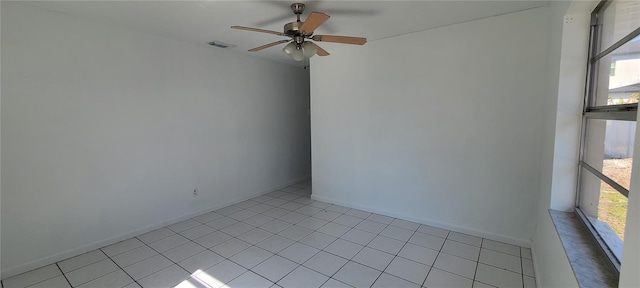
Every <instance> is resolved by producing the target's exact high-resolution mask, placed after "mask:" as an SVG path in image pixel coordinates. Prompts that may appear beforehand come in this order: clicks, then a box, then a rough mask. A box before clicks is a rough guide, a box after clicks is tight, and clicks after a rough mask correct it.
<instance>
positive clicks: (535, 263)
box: [531, 242, 541, 288]
mask: <svg viewBox="0 0 640 288" xmlns="http://www.w3.org/2000/svg"><path fill="white" fill-rule="evenodd" d="M531 261H533V275H535V277H534V278H535V279H536V288H541V287H540V281H538V271H539V270H538V261H536V249H535V245H533V242H532V243H531Z"/></svg>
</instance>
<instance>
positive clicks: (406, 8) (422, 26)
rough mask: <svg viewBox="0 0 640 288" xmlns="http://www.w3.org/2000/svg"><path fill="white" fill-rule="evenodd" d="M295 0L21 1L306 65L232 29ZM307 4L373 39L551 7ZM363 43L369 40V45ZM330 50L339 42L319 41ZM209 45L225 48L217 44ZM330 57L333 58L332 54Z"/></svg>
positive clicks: (277, 25)
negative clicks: (250, 50) (227, 44)
mask: <svg viewBox="0 0 640 288" xmlns="http://www.w3.org/2000/svg"><path fill="white" fill-rule="evenodd" d="M293 2H294V1H83V2H80V1H37V2H36V1H23V2H22V3H24V4H28V5H31V6H38V7H41V8H45V9H48V10H51V11H56V12H61V13H65V14H69V15H74V16H79V17H86V18H89V19H92V20H94V21H100V22H105V23H112V24H117V25H123V26H127V27H130V28H134V29H139V30H144V31H146V32H151V33H158V34H162V35H165V36H168V37H172V38H177V39H181V40H185V41H190V42H195V43H201V44H203V45H206V43H208V42H211V41H213V40H217V41H223V42H226V43H229V44H233V45H236V46H235V47H233V48H227V49H232V50H236V51H238V52H240V53H251V54H252V55H255V56H257V57H263V58H267V59H271V60H275V61H279V62H285V63H290V64H294V65H296V64H297V65H303V64H301V63H300V62H295V61H293V60H291V59H289V58H288V57H286V56H285V55H284V54H283V53H282V52H281V48H282V47H283V46H284V45H280V46H276V47H272V48H268V49H265V50H262V51H259V52H247V50H248V49H251V48H253V47H256V46H260V45H263V44H266V43H270V42H273V41H276V40H281V39H286V38H284V37H279V36H275V35H270V34H262V33H255V32H247V31H241V30H233V29H230V28H229V26H232V25H240V26H250V27H256V28H262V29H269V30H275V31H282V29H283V28H282V26H283V25H284V24H285V23H287V22H293V21H295V15H294V14H293V13H292V12H291V9H290V8H289V5H290V4H291V3H293ZM301 2H303V3H305V4H306V5H307V9H305V13H304V14H303V15H302V20H303V21H304V19H305V18H306V16H307V15H308V14H309V13H310V12H312V11H319V12H324V13H327V14H329V15H330V16H331V18H330V19H329V20H328V21H327V22H326V23H325V24H324V25H323V26H321V27H320V28H318V29H317V30H316V33H315V34H337V35H345V36H359V37H366V38H367V39H368V41H369V42H371V41H375V40H378V39H383V38H389V37H393V36H398V35H402V34H407V33H411V32H416V31H421V30H426V29H431V28H436V27H441V26H446V25H450V24H455V23H461V22H466V21H471V20H476V19H481V18H486V17H491V16H495V15H500V14H505V13H511V12H516V11H521V10H526V9H531V8H535V7H540V6H544V5H547V4H548V3H549V2H548V0H547V1H528V0H516V1H481V0H472V1H457V0H456V1H362V0H360V1H327V0H324V1H301ZM365 45H366V44H365ZM321 46H322V47H323V48H325V49H326V50H328V51H329V52H330V53H339V49H336V48H337V47H339V46H340V44H334V43H321ZM211 49H220V48H214V47H212V48H211ZM329 57H331V56H329Z"/></svg>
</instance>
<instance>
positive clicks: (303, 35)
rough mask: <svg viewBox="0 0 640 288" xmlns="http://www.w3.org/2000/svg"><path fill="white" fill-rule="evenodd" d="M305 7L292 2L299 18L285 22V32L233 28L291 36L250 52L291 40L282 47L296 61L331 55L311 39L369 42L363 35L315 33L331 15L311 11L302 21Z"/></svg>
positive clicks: (361, 43) (342, 42) (356, 43)
mask: <svg viewBox="0 0 640 288" xmlns="http://www.w3.org/2000/svg"><path fill="white" fill-rule="evenodd" d="M304 7H305V5H304V4H302V3H293V4H291V10H292V11H293V14H295V15H296V18H297V19H296V22H290V23H287V24H284V31H283V32H278V31H272V30H265V29H259V28H251V27H245V26H231V28H232V29H239V30H245V31H253V32H260V33H267V34H273V35H278V36H285V37H289V38H290V40H278V41H275V42H271V43H269V44H265V45H262V46H258V47H256V48H253V49H249V52H256V51H260V50H262V49H266V48H269V47H273V46H276V45H280V44H284V43H287V42H289V44H287V45H286V46H285V47H284V48H282V52H284V54H286V55H287V56H289V57H291V58H293V60H296V61H302V60H304V58H311V57H313V55H316V54H318V56H329V52H327V51H326V50H324V49H322V48H321V47H320V46H318V44H315V43H313V42H311V40H313V41H317V42H333V43H341V44H352V45H363V44H364V43H367V38H362V37H350V36H336V35H313V32H314V31H315V30H316V28H318V27H320V25H322V24H323V23H324V22H325V21H327V20H328V19H329V15H327V14H324V13H320V12H311V14H309V17H307V20H305V21H304V22H302V21H300V15H301V14H302V11H303V10H304Z"/></svg>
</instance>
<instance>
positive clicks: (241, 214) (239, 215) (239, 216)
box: [229, 210, 258, 221]
mask: <svg viewBox="0 0 640 288" xmlns="http://www.w3.org/2000/svg"><path fill="white" fill-rule="evenodd" d="M256 215H258V213H256V212H253V211H249V210H242V211H238V212H236V213H233V214H231V215H229V218H231V219H236V220H238V221H244V220H245V219H248V218H251V217H253V216H256Z"/></svg>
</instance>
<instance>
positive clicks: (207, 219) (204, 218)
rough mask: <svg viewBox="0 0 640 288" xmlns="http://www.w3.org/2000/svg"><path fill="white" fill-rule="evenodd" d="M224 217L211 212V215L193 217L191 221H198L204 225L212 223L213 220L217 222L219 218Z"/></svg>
mask: <svg viewBox="0 0 640 288" xmlns="http://www.w3.org/2000/svg"><path fill="white" fill-rule="evenodd" d="M222 217H224V216H222V215H220V214H218V213H216V212H209V213H206V214H202V215H200V216H196V217H193V218H191V219H193V220H196V221H198V222H200V223H202V224H204V223H207V222H211V221H213V220H216V219H219V218H222Z"/></svg>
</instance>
